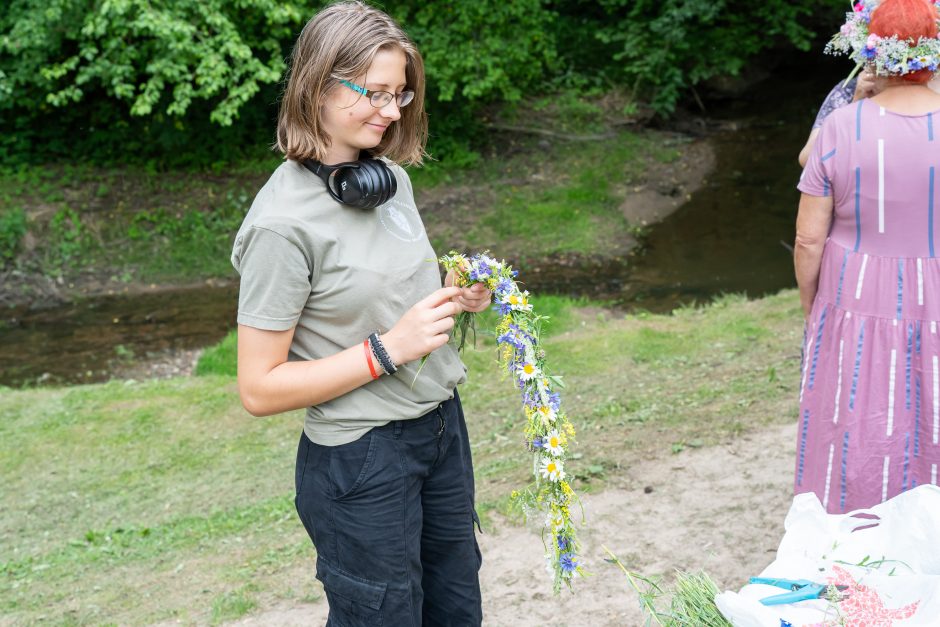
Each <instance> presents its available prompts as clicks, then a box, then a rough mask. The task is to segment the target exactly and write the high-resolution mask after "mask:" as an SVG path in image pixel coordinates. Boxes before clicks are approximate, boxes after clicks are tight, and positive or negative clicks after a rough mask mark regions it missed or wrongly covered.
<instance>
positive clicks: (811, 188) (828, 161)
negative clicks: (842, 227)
mask: <svg viewBox="0 0 940 627" xmlns="http://www.w3.org/2000/svg"><path fill="white" fill-rule="evenodd" d="M835 121H836V120H835V119H834V118H833V117H832V116H830V117H828V118H826V121H825V122H823V125H822V128H821V129H820V130H819V135H818V136H817V137H816V143H815V144H813V150H812V152H811V153H810V155H809V160H808V161H807V162H806V167H805V168H803V174H802V175H801V176H800V182H799V184H798V185H797V186H796V187H797V189H799V190H800V191H801V192H803V193H804V194H808V195H810V196H831V195H832V179H833V170H834V168H833V163H834V157H835V156H836V124H835Z"/></svg>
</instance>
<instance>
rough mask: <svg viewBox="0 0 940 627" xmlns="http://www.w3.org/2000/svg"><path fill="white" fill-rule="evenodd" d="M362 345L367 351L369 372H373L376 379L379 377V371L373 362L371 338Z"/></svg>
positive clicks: (373, 378) (373, 377)
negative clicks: (370, 345)
mask: <svg viewBox="0 0 940 627" xmlns="http://www.w3.org/2000/svg"><path fill="white" fill-rule="evenodd" d="M362 347H363V348H364V349H365V351H366V363H367V364H369V372H371V373H372V380H373V381H374V380H375V379H378V378H379V373H378V372H376V371H375V364H373V363H372V349H371V348H369V340H365V341H364V342H363V343H362Z"/></svg>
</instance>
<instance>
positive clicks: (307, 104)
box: [276, 2, 428, 165]
mask: <svg viewBox="0 0 940 627" xmlns="http://www.w3.org/2000/svg"><path fill="white" fill-rule="evenodd" d="M390 49H392V50H394V49H398V50H401V51H402V52H403V53H404V54H405V59H406V64H405V77H406V81H407V85H408V89H410V90H412V91H414V93H415V95H414V100H412V101H411V103H409V104H408V106H406V107H403V108H402V109H401V119H399V120H398V121H397V122H395V123H394V124H392V125H391V126H389V127H388V130H387V131H386V132H385V135H384V136H383V137H382V141H381V142H380V143H379V145H378V146H376V147H375V148H373V149H372V150H371V153H372V155H373V156H375V157H383V156H384V157H388V158H389V159H391V160H392V161H395V162H396V163H400V164H403V165H417V164H420V163H421V161H422V160H423V158H424V157H425V156H426V155H427V153H426V152H425V145H426V144H427V138H428V119H427V114H426V113H425V111H424V60H423V59H422V58H421V54H420V53H419V52H418V48H417V47H416V46H415V45H414V42H412V41H411V39H410V38H409V37H408V35H406V34H405V31H404V30H402V28H401V26H399V25H398V24H397V23H396V22H395V20H393V19H392V18H390V17H389V16H388V15H386V14H385V13H383V12H382V11H379V10H378V9H375V8H373V7H370V6H368V5H366V4H363V3H362V2H337V3H335V4H331V5H329V6H328V7H326V8H324V9H323V10H322V11H320V12H319V13H317V14H316V15H314V16H313V17H312V18H311V19H310V21H309V22H307V24H306V26H304V29H303V31H301V33H300V37H298V38H297V43H295V44H294V50H293V52H292V53H291V60H290V68H289V70H288V76H287V86H286V88H285V89H284V95H283V97H282V98H281V106H280V112H279V114H278V121H277V143H276V147H277V149H278V150H280V151H281V152H282V153H284V156H285V157H287V158H288V159H294V160H295V161H305V160H307V159H316V160H321V159H323V158H324V157H325V155H326V149H327V148H328V147H329V145H330V141H331V140H330V136H329V135H328V134H327V133H326V131H324V130H323V124H322V119H321V118H322V116H321V113H320V106H321V104H322V100H323V97H324V96H325V95H326V94H328V93H329V92H330V90H331V89H334V88H335V87H336V86H337V85H339V82H340V81H342V80H348V81H352V80H355V79H356V78H358V77H360V76H362V75H364V74H365V73H366V71H367V70H368V69H369V66H371V65H372V61H373V59H374V58H375V55H376V53H378V52H379V51H380V50H390Z"/></svg>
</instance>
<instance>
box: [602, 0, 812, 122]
mask: <svg viewBox="0 0 940 627" xmlns="http://www.w3.org/2000/svg"><path fill="white" fill-rule="evenodd" d="M602 5H603V6H604V7H605V9H606V11H607V13H608V15H609V16H610V17H612V18H614V19H611V20H609V21H608V22H607V23H606V24H603V25H600V24H599V25H598V29H597V31H596V36H597V39H598V40H599V41H600V42H602V43H603V44H605V45H606V46H607V47H608V50H609V51H610V53H611V55H612V56H611V58H612V59H613V60H614V61H615V62H616V64H617V66H615V67H613V68H611V69H612V70H613V71H614V72H616V78H618V79H619V80H618V81H617V82H625V83H626V84H629V85H632V86H633V88H634V90H637V89H640V88H643V92H642V93H648V95H649V97H650V99H651V105H652V107H653V108H654V110H656V111H657V112H659V113H669V112H672V110H673V109H674V108H675V105H676V102H677V101H678V100H679V98H680V96H681V95H682V92H683V91H685V90H686V89H687V88H688V87H690V86H695V85H696V84H698V83H700V82H702V81H703V80H705V79H708V78H711V77H713V76H717V75H720V74H730V75H736V74H738V73H739V72H740V71H741V70H742V69H743V68H744V66H745V65H746V64H747V63H749V62H751V60H752V59H753V58H754V57H755V56H756V55H758V54H759V53H760V52H762V51H764V50H766V49H768V48H771V47H772V46H774V45H776V44H778V43H779V42H787V43H788V44H790V45H792V46H795V47H796V48H798V49H800V50H807V49H808V48H809V44H810V40H811V37H812V34H813V33H812V32H811V31H810V30H809V29H808V28H806V27H805V26H804V25H803V24H802V23H801V22H802V21H803V20H805V18H806V17H807V16H808V15H809V14H810V13H811V12H812V10H813V9H814V8H817V7H818V6H819V2H818V0H766V1H765V2H759V3H753V2H745V1H744V0H707V1H706V0H665V1H659V0H605V1H604V2H603V3H602Z"/></svg>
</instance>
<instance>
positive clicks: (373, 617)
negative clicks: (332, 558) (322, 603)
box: [317, 558, 388, 627]
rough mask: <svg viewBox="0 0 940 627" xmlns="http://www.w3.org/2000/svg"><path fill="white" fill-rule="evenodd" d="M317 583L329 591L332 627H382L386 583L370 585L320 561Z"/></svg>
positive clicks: (365, 580)
mask: <svg viewBox="0 0 940 627" xmlns="http://www.w3.org/2000/svg"><path fill="white" fill-rule="evenodd" d="M317 579H319V580H320V582H321V583H322V584H323V589H324V590H325V591H326V600H327V602H328V603H329V605H330V624H331V625H336V626H337V627H379V626H381V625H382V603H383V602H384V601H385V591H386V589H387V587H388V584H386V583H379V582H376V581H369V580H368V579H362V578H361V577H356V576H355V575H350V574H349V573H347V572H344V571H342V570H340V569H339V568H336V567H335V566H333V565H331V564H329V563H328V562H326V561H325V560H324V559H323V558H317Z"/></svg>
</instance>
